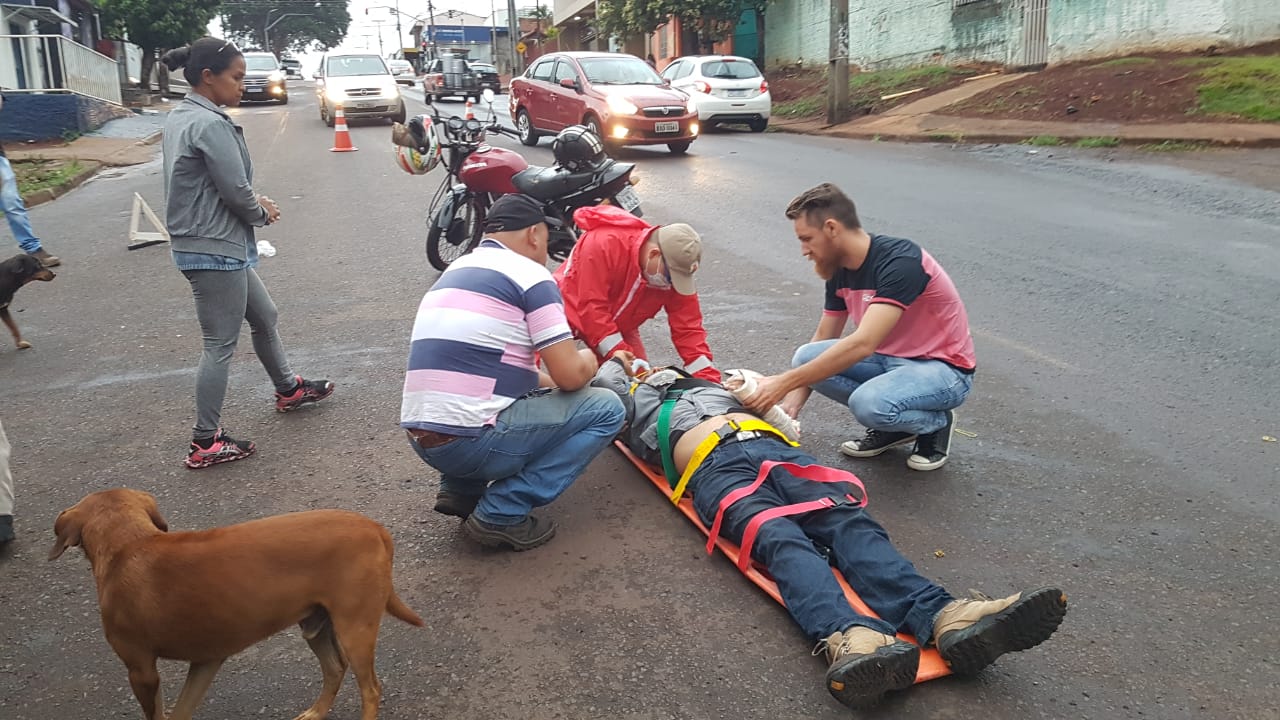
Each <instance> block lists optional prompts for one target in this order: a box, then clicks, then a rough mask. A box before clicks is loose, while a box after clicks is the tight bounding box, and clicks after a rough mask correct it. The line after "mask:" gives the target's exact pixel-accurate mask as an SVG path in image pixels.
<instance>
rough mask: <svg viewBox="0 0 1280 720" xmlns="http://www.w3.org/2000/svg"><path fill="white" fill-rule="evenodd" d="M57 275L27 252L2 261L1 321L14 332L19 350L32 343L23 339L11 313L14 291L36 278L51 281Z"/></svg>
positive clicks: (0, 266)
mask: <svg viewBox="0 0 1280 720" xmlns="http://www.w3.org/2000/svg"><path fill="white" fill-rule="evenodd" d="M55 277H57V275H54V274H53V271H52V270H50V269H49V268H47V267H45V266H44V265H43V264H41V262H40V261H39V260H37V259H35V258H34V257H32V256H30V255H28V254H26V253H19V254H17V255H14V256H13V257H11V258H9V259H8V260H5V261H4V262H0V321H4V324H5V325H6V326H8V328H9V332H10V333H12V334H13V341H14V342H15V343H17V345H18V349H19V350H26V349H27V348H29V347H31V343H29V342H27V341H26V340H23V339H22V333H21V332H19V331H18V324H17V323H15V322H14V321H13V316H12V315H10V314H9V303H10V302H12V301H13V295H14V293H16V292H18V288H20V287H22V286H23V285H26V284H27V283H29V282H35V281H36V280H40V281H41V282H49V281H50V280H52V279H54V278H55Z"/></svg>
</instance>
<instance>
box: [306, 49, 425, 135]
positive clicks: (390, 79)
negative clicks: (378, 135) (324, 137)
mask: <svg viewBox="0 0 1280 720" xmlns="http://www.w3.org/2000/svg"><path fill="white" fill-rule="evenodd" d="M315 80H316V95H317V96H318V99H319V100H320V119H321V120H323V121H324V123H325V124H326V125H328V126H329V127H333V121H334V116H335V115H336V113H337V107H338V106H339V105H341V106H342V112H343V115H345V116H346V117H349V118H389V119H391V120H394V121H396V122H401V123H402V122H404V121H405V115H406V109H405V104H404V97H402V96H401V95H400V85H399V83H397V82H396V78H395V76H394V75H392V74H391V70H390V69H389V68H388V67H387V64H386V63H385V62H383V60H382V58H381V57H379V56H377V55H374V54H371V53H343V54H335V55H325V56H324V57H322V58H321V59H320V70H319V71H318V72H316V74H315Z"/></svg>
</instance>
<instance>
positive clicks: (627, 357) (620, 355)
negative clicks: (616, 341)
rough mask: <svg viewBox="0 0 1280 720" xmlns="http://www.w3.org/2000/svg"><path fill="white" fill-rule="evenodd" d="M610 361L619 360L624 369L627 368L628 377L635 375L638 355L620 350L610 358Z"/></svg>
mask: <svg viewBox="0 0 1280 720" xmlns="http://www.w3.org/2000/svg"><path fill="white" fill-rule="evenodd" d="M609 359H610V360H617V361H618V362H620V363H622V367H624V368H626V370H627V376H628V377H630V376H632V375H634V374H635V364H636V354H635V353H633V352H631V351H630V350H618V351H617V352H615V353H613V354H612V355H610V356H609Z"/></svg>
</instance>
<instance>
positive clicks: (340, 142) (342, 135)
mask: <svg viewBox="0 0 1280 720" xmlns="http://www.w3.org/2000/svg"><path fill="white" fill-rule="evenodd" d="M334 112H335V113H336V114H335V116H334V118H333V147H331V148H329V152H354V151H356V150H359V149H360V148H358V147H356V146H355V145H352V144H351V133H350V132H349V131H348V130H347V116H346V115H344V114H343V113H342V106H341V105H338V106H337V107H336V108H335V110H334Z"/></svg>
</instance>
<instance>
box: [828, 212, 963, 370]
mask: <svg viewBox="0 0 1280 720" xmlns="http://www.w3.org/2000/svg"><path fill="white" fill-rule="evenodd" d="M872 303H889V304H891V305H897V306H898V307H900V308H902V309H903V312H902V318H901V319H899V320H898V324H897V325H895V326H894V327H893V330H892V331H891V332H890V333H889V337H887V338H885V340H884V342H882V343H881V344H880V347H878V348H876V352H878V353H880V354H881V355H892V356H894V357H902V358H917V359H930V360H941V361H943V362H945V363H947V364H949V365H952V366H954V367H956V368H957V369H959V370H965V371H972V370H973V369H974V368H975V367H976V365H977V361H976V358H975V356H974V352H973V337H972V336H970V334H969V316H968V314H967V313H966V312H965V310H964V303H963V302H961V300H960V294H959V293H958V292H956V286H955V285H954V284H953V283H952V282H951V278H950V277H948V276H947V271H946V270H943V269H942V266H941V265H939V264H938V261H937V260H934V259H933V256H932V255H930V254H929V253H927V252H925V251H924V249H923V248H921V247H920V246H919V245H917V244H915V243H913V242H911V241H910V240H906V239H903V238H895V237H888V236H886V235H872V236H871V250H870V251H869V252H868V253H867V259H866V261H865V262H863V263H862V267H860V268H858V269H857V270H849V269H847V268H840V270H838V271H837V272H836V274H835V277H833V278H831V279H830V280H828V281H827V300H826V305H825V308H824V312H825V313H826V314H828V315H845V316H848V317H850V318H852V319H853V322H854V324H855V325H856V324H858V323H860V322H862V316H863V314H865V313H866V311H867V308H868V307H870V306H871V304H872Z"/></svg>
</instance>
